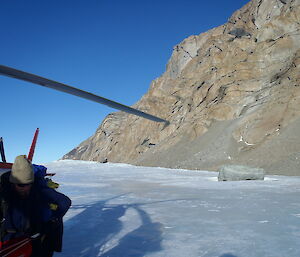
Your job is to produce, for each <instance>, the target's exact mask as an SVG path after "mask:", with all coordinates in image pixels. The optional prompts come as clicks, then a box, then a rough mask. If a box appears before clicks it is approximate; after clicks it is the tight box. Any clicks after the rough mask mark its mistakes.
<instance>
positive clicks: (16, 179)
mask: <svg viewBox="0 0 300 257" xmlns="http://www.w3.org/2000/svg"><path fill="white" fill-rule="evenodd" d="M0 189H1V190H0V200H1V208H0V218H1V230H0V232H1V234H0V236H1V238H0V239H1V242H7V241H9V240H14V239H18V238H24V237H28V238H30V237H32V236H34V239H33V240H32V251H33V252H32V255H31V256H32V257H37V256H38V257H51V256H52V255H53V252H54V251H57V252H60V251H61V250H62V234H63V222H62V218H63V216H64V215H65V214H66V212H67V211H68V209H69V208H70V206H71V200H70V199H69V198H68V197H67V196H66V195H64V194H62V193H59V192H57V191H56V190H54V189H52V188H49V187H47V186H46V185H45V186H41V185H40V183H39V182H38V181H37V179H35V176H34V172H33V165H32V164H31V162H30V161H29V160H28V159H27V158H26V156H25V155H20V156H17V157H16V159H15V162H14V163H13V166H12V170H11V172H7V173H5V174H3V175H2V176H1V186H0ZM50 204H52V205H54V206H55V207H56V208H55V209H53V208H52V209H51V208H50Z"/></svg>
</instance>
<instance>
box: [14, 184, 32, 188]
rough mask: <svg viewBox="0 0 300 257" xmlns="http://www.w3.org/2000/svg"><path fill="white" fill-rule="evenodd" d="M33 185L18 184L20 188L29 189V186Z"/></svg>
mask: <svg viewBox="0 0 300 257" xmlns="http://www.w3.org/2000/svg"><path fill="white" fill-rule="evenodd" d="M31 185H32V183H30V184H17V186H18V187H28V186H31Z"/></svg>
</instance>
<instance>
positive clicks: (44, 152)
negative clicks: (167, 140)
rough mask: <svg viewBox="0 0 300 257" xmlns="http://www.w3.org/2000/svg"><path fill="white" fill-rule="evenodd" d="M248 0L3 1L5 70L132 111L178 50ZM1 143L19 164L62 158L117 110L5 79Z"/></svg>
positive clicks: (0, 83) (0, 50)
mask: <svg viewBox="0 0 300 257" xmlns="http://www.w3.org/2000/svg"><path fill="white" fill-rule="evenodd" d="M247 2H248V0H234V1H224V0H215V1H200V0H197V1H196V0H186V1H179V0H151V1H150V0H148V1H146V0H127V1H124V0H123V1H122V0H85V1H83V0H43V1H40V0H26V1H25V0H3V1H1V8H0V23H1V30H0V35H1V40H0V59H1V61H0V63H1V64H2V65H7V66H11V67H14V68H16V69H21V70H24V71H27V72H30V73H34V74H37V75H40V76H43V77H46V78H49V79H53V80H56V81H59V82H62V83H65V84H68V85H71V86H74V87H78V88H81V89H83V90H87V91H89V92H92V93H94V94H98V95H100V96H103V97H106V98H109V99H112V100H114V101H118V102H121V103H123V104H126V105H132V104H134V103H135V102H137V101H138V100H139V99H140V98H141V97H142V95H143V94H145V93H146V92H147V90H148V88H149V86H150V83H151V81H152V80H153V79H155V78H157V77H159V76H160V75H161V74H162V73H163V72H164V71H165V67H166V64H167V62H168V59H169V58H170V56H171V53H172V49H173V47H174V46H175V45H176V44H178V43H180V42H181V41H182V40H184V39H185V38H186V37H188V36H190V35H198V34H200V33H202V32H205V31H207V30H209V29H211V28H214V27H217V26H219V25H221V24H223V23H225V22H226V21H227V19H228V18H229V17H230V16H231V14H232V13H233V12H234V11H235V10H237V9H239V8H241V7H242V6H243V5H244V4H246V3H247ZM0 95H1V102H0V103H1V105H0V106H1V119H0V136H2V137H3V138H4V143H5V150H6V156H7V159H8V161H13V159H14V158H15V156H17V155H19V154H27V153H28V149H29V146H30V143H31V140H32V137H33V134H34V131H35V129H36V128H37V127H39V128H40V136H39V140H38V143H37V148H36V153H35V158H34V162H35V163H45V162H50V161H53V160H57V159H59V158H61V157H62V156H63V155H64V154H65V153H67V152H69V151H70V150H72V149H73V148H74V147H76V146H77V145H78V144H79V143H80V142H82V141H83V140H85V139H87V138H88V137H89V136H91V135H92V134H93V133H94V132H95V131H96V129H97V127H98V126H99V125H100V123H101V121H102V120H103V119H104V118H105V116H106V115H107V114H109V113H110V112H113V111H115V110H113V109H111V108H109V107H106V106H104V105H100V104H97V103H93V102H90V101H88V100H85V99H80V98H77V97H75V96H71V95H67V94H64V93H61V92H58V91H54V90H51V89H48V88H43V87H39V86H36V85H33V84H30V83H27V82H22V81H19V80H16V79H12V78H6V77H3V76H0Z"/></svg>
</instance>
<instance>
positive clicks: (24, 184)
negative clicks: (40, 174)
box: [9, 155, 34, 198]
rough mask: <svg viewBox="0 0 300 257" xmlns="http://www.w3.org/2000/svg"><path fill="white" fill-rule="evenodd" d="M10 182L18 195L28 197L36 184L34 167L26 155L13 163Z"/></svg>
mask: <svg viewBox="0 0 300 257" xmlns="http://www.w3.org/2000/svg"><path fill="white" fill-rule="evenodd" d="M9 182H10V183H12V184H13V188H14V190H15V191H16V193H17V194H18V195H19V196H20V197H22V198H26V197H28V195H29V193H30V190H31V187H32V184H33V182H34V173H33V166H32V164H31V162H30V161H29V160H28V159H27V158H26V155H19V156H17V157H16V159H15V162H14V163H13V166H12V169H11V173H10V177H9Z"/></svg>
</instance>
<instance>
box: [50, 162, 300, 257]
mask: <svg viewBox="0 0 300 257" xmlns="http://www.w3.org/2000/svg"><path fill="white" fill-rule="evenodd" d="M47 167H48V171H51V172H56V173H57V175H56V176H55V181H57V182H59V183H60V184H61V187H60V191H61V192H63V193H65V194H67V195H68V196H69V197H70V198H71V199H72V201H73V204H72V207H71V209H70V210H69V212H68V213H67V215H66V217H65V234H64V247H63V252H62V253H56V254H55V257H60V256H61V257H62V256H68V257H79V256H82V257H83V256H85V257H93V256H101V257H126V256H131V257H141V256H153V257H154V256H155V257H177V256H179V257H194V256H195V257H196V256H197V257H198V256H200V257H254V256H255V257H299V256H300V177H284V176H267V177H266V179H265V180H264V181H242V182H218V181H217V175H218V174H217V173H216V172H206V171H188V170H172V169H165V168H152V167H151V168H148V167H135V166H131V165H127V164H109V163H106V164H101V163H95V162H83V161H57V162H53V163H50V164H48V165H47Z"/></svg>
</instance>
